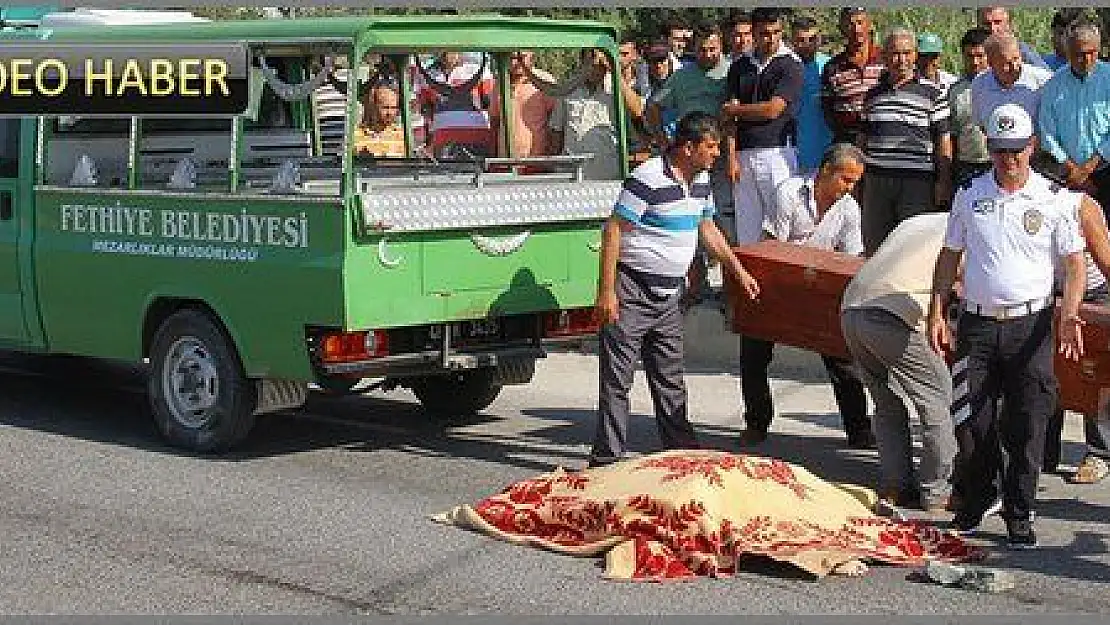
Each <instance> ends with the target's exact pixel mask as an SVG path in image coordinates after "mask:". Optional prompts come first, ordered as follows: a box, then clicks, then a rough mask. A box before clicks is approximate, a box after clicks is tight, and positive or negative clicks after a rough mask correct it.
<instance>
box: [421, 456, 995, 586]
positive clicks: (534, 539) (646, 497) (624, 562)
mask: <svg viewBox="0 0 1110 625" xmlns="http://www.w3.org/2000/svg"><path fill="white" fill-rule="evenodd" d="M876 499H877V498H876V497H875V495H874V493H873V492H872V491H870V490H868V489H864V488H860V487H852V486H846V485H837V484H833V483H830V482H825V481H824V480H822V479H820V478H818V477H817V476H815V475H813V474H812V473H810V472H809V471H808V470H806V469H805V468H804V467H801V466H798V465H794V464H790V463H787V462H783V461H782V460H777V459H774V458H765V457H760V456H749V455H741V454H732V453H727V452H718V451H700V450H699V451H666V452H660V453H656V454H652V455H647V456H643V457H640V458H636V459H631V460H626V461H623V462H620V463H616V464H613V465H610V466H607V467H602V468H594V469H585V470H582V471H576V472H568V471H564V470H562V469H557V470H555V471H554V472H551V473H546V474H543V475H539V476H537V477H534V478H531V479H526V480H522V481H519V482H516V483H514V484H511V485H509V486H508V487H506V488H505V489H504V490H502V491H501V492H500V493H498V494H496V495H493V496H491V497H488V498H486V499H483V500H482V501H479V502H478V503H476V504H474V505H472V506H471V505H461V506H457V507H455V508H453V509H452V510H450V511H448V512H445V513H443V514H439V515H436V516H434V517H433V518H434V519H435V520H437V521H439V522H441V523H447V524H451V525H456V526H459V527H464V528H469V529H473V530H477V531H480V532H483V533H485V534H488V535H490V536H493V537H496V538H499V539H502V540H506V541H509V542H512V543H515V544H522V545H530V546H534V547H541V548H545V549H550V550H552V551H556V552H559V553H564V554H570V555H576V556H599V555H602V554H605V557H606V570H605V576H606V577H608V578H610V579H620V580H636V581H661V580H674V579H688V578H693V577H697V576H710V577H723V576H728V575H729V574H731V573H733V572H735V571H736V569H737V565H738V563H739V560H740V559H741V558H742V557H744V556H766V557H769V558H772V559H774V560H777V561H780V562H785V563H788V564H791V565H793V566H796V567H798V568H800V569H802V570H804V571H806V572H808V573H810V574H812V575H815V576H817V577H818V578H821V577H824V576H826V575H828V574H829V573H830V572H831V571H832V570H833V569H834V568H836V567H837V566H839V565H841V564H843V563H845V562H848V561H850V560H853V559H861V560H864V561H868V560H870V561H877V562H882V563H887V564H893V565H901V566H920V565H923V564H925V563H926V562H927V560H929V559H941V560H946V561H965V560H971V559H977V558H979V557H981V556H982V555H983V554H982V552H981V551H980V550H978V549H977V548H974V547H971V546H969V545H968V544H967V543H965V542H964V541H963V540H962V539H961V538H960V537H959V536H957V535H955V534H951V533H948V532H944V531H942V530H940V529H938V528H936V527H934V526H933V525H930V524H928V523H925V522H920V521H903V520H896V519H892V518H886V517H882V516H878V515H876V514H875V513H874V512H872V507H873V506H874V503H875V501H876Z"/></svg>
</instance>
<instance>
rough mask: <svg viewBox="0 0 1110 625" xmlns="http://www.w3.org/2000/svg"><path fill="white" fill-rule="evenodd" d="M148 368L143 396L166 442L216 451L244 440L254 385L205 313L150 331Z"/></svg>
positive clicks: (180, 315) (190, 313) (175, 317)
mask: <svg viewBox="0 0 1110 625" xmlns="http://www.w3.org/2000/svg"><path fill="white" fill-rule="evenodd" d="M150 364H151V371H150V378H149V379H148V381H147V395H148V397H149V399H150V404H151V408H152V410H153V413H154V420H155V423H157V425H158V429H159V430H161V432H162V435H163V436H164V437H165V438H166V440H167V441H169V442H170V444H172V445H175V446H177V447H183V448H185V449H188V450H190V451H197V452H217V451H224V450H226V449H228V448H230V447H232V446H233V445H235V444H236V443H238V442H239V441H241V440H243V439H244V438H246V436H247V434H248V433H249V432H250V430H251V427H253V426H254V410H255V406H256V405H257V398H256V396H255V385H254V383H253V382H252V381H251V380H250V379H248V378H247V377H246V375H245V374H244V373H243V364H242V362H241V361H240V360H239V354H238V352H236V350H235V346H234V345H233V344H232V342H231V340H230V338H229V337H228V336H227V335H226V333H224V331H223V330H222V329H221V328H220V326H219V325H217V323H216V322H215V321H214V320H213V319H212V318H211V317H210V316H209V315H207V314H205V313H203V312H201V311H197V310H181V311H178V312H176V313H174V314H172V315H170V316H169V317H168V318H167V319H166V320H165V321H163V322H162V325H161V326H159V328H158V331H157V332H155V333H154V338H153V340H152V341H151V346H150ZM175 386H176V388H177V390H176V391H175V390H174V388H175Z"/></svg>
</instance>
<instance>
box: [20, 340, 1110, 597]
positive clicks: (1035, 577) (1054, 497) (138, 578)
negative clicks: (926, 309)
mask: <svg viewBox="0 0 1110 625" xmlns="http://www.w3.org/2000/svg"><path fill="white" fill-rule="evenodd" d="M774 372H775V377H776V379H775V381H774V385H775V392H776V398H777V401H778V409H779V416H778V417H777V418H776V421H775V424H774V426H773V431H774V434H773V436H772V438H771V440H770V441H769V442H768V443H767V444H766V446H765V448H764V451H765V452H766V453H768V454H773V455H778V456H780V457H783V458H785V459H787V460H790V461H794V462H801V463H804V464H806V465H807V466H808V467H810V468H811V469H813V470H815V471H816V472H817V473H819V474H822V475H824V476H826V477H827V478H829V479H835V480H847V481H855V482H862V483H871V481H872V480H873V476H874V474H875V471H876V462H877V460H876V457H875V454H874V452H858V451H851V450H848V449H846V448H845V447H844V446H843V435H842V432H841V431H840V429H839V418H838V417H837V416H836V415H835V414H833V406H834V404H833V401H832V397H831V394H830V392H829V390H828V387H827V386H826V385H825V384H824V377H823V376H824V373H823V370H822V369H821V366H820V362H819V361H818V360H817V359H816V358H815V357H812V356H809V355H805V354H799V353H797V352H791V351H789V350H782V351H781V352H780V353H779V357H778V362H777V363H776V365H775V369H774ZM689 382H690V391H691V399H692V406H693V413H694V419H695V421H696V422H697V424H698V428H699V432H700V434H701V435H702V437H703V439H704V440H705V442H707V443H709V444H711V445H714V446H717V447H719V448H723V449H735V439H736V435H737V433H738V432H739V430H740V428H741V423H740V418H739V414H738V409H737V402H738V388H737V385H736V379H735V378H734V377H733V376H732V375H730V374H729V373H728V372H727V371H725V372H722V371H721V370H720V369H719V368H717V367H705V368H702V369H699V367H698V366H694V367H692V371H691V373H690V376H689ZM141 384H142V380H141V373H140V372H137V371H134V370H131V369H127V368H121V367H118V366H112V365H108V364H104V363H98V362H89V361H83V360H76V359H37V358H36V359H27V358H22V357H13V356H3V357H0V386H2V388H3V393H2V395H0V475H2V476H3V480H2V481H0V536H2V537H3V539H2V540H3V542H2V544H3V549H2V550H0V612H3V613H50V614H70V613H80V614H89V613H93V614H97V613H113V614H127V613H140V614H170V613H187V614H196V613H204V614H252V613H285V614H290V613H292V614H436V613H447V614H484V613H508V614H620V613H634V614H731V613H773V614H779V613H808V614H815V613H835V614H845V613H886V614H907V613H910V614H914V613H973V614H984V613H986V614H992V613H1024V612H1059V611H1070V612H1077V611H1078V612H1107V611H1110V593H1108V592H1107V590H1108V585H1107V583H1106V582H1107V580H1110V555H1108V553H1107V535H1108V522H1110V514H1108V512H1110V495H1108V493H1107V485H1105V484H1103V485H1098V486H1093V487H1092V486H1071V485H1068V484H1066V483H1064V482H1063V480H1062V478H1061V477H1059V476H1047V477H1045V478H1044V479H1043V483H1044V485H1045V491H1044V492H1042V504H1041V519H1040V521H1039V526H1038V530H1039V532H1040V534H1041V540H1042V543H1043V544H1044V545H1045V546H1044V548H1042V549H1041V550H1039V551H1035V552H1027V553H1009V552H1007V551H1006V550H1005V549H1004V548H1002V547H1001V540H1002V538H1003V533H1002V525H1001V522H1000V521H999V520H998V519H992V520H991V521H989V522H988V524H987V529H988V532H987V534H986V537H985V542H984V544H986V545H987V546H991V547H997V549H994V550H993V551H994V553H995V555H993V556H992V559H991V564H992V565H994V566H998V567H1002V568H1006V569H1009V570H1012V571H1013V572H1014V573H1015V575H1016V576H1017V580H1018V588H1017V589H1016V590H1014V591H1012V592H1008V593H1004V594H998V595H989V594H978V593H974V592H969V591H964V590H956V589H948V588H943V587H939V586H934V585H929V584H925V583H920V582H914V581H910V580H908V579H907V577H908V576H909V574H910V571H909V570H907V569H902V568H895V567H878V568H875V569H873V571H872V573H871V574H870V575H869V576H868V577H866V578H863V579H860V580H852V579H841V578H829V579H826V580H823V581H820V582H814V581H811V580H809V579H807V578H804V577H799V576H798V575H795V574H792V573H791V572H790V571H787V570H776V569H772V568H767V569H763V570H755V571H745V572H742V573H740V574H739V575H737V576H736V577H735V578H732V579H727V580H698V581H695V582H690V583H681V584H663V585H660V584H629V583H617V582H607V581H604V580H602V579H601V572H602V571H601V568H600V561H599V560H593V559H580V558H573V557H569V556H562V555H557V554H554V553H549V552H544V551H540V550H534V549H529V548H525V547H517V546H512V545H509V544H505V543H501V542H498V541H495V540H491V539H489V538H486V537H484V536H480V535H477V534H473V533H470V532H467V531H464V530H460V529H456V528H452V527H446V526H442V525H438V524H435V523H433V522H431V521H430V520H428V516H429V515H430V514H432V513H436V512H440V511H443V510H446V509H448V508H450V507H451V506H453V505H455V504H458V503H463V502H473V501H476V500H478V499H480V498H481V497H483V496H485V495H488V494H490V493H492V492H496V491H498V490H500V489H501V488H502V487H503V486H505V485H506V484H507V483H509V482H510V481H512V480H514V479H518V478H522V477H526V476H530V475H533V474H535V473H537V472H541V471H547V470H550V469H551V468H553V467H554V466H556V465H562V466H566V467H578V466H581V465H582V464H583V462H584V459H585V455H586V452H587V446H586V444H585V443H586V441H588V440H589V438H590V436H591V434H592V427H593V416H594V415H593V409H594V407H595V405H596V361H595V359H594V358H593V357H592V356H589V355H585V354H577V353H565V354H555V355H553V356H552V357H550V358H549V359H547V360H546V361H543V362H541V364H540V366H539V368H538V372H537V376H536V380H535V382H534V383H533V384H531V385H529V386H523V387H511V388H509V389H506V391H505V392H504V393H503V394H502V396H501V397H500V398H499V399H498V400H497V401H496V402H495V403H494V404H493V406H491V407H490V409H489V410H488V411H486V413H485V414H484V415H482V416H480V417H478V418H475V419H473V420H472V421H470V422H468V423H465V424H455V425H451V424H445V423H442V422H435V421H432V420H430V419H429V418H428V417H426V416H424V415H423V413H422V412H421V411H420V409H419V407H418V406H417V404H415V402H414V400H413V398H412V397H411V396H410V395H408V394H407V393H405V392H400V391H398V392H395V393H392V394H389V395H374V394H369V395H365V396H356V397H349V398H333V397H325V396H322V395H313V396H312V397H311V398H310V401H309V405H308V406H307V407H306V408H305V409H304V410H301V411H297V412H289V413H282V414H279V415H272V416H269V417H265V418H263V420H261V421H260V423H259V426H258V428H257V429H256V430H255V432H254V434H253V435H252V437H251V438H250V440H249V441H248V442H247V444H246V445H245V446H244V447H243V448H242V449H241V450H240V451H238V452H237V453H235V454H233V455H230V456H224V457H219V458H205V457H197V456H192V455H188V454H182V453H180V452H177V451H174V450H171V449H169V448H166V447H165V446H163V445H162V444H161V443H160V442H159V440H158V438H157V435H156V433H155V430H154V427H153V425H152V424H151V422H150V420H149V417H148V416H147V413H146V404H145V399H144V397H143V396H142V394H141ZM633 407H634V409H635V410H636V411H637V413H638V414H639V415H641V416H640V417H637V418H636V419H635V422H634V426H633V429H634V441H635V444H636V445H637V447H638V448H639V449H641V450H649V449H651V448H652V446H653V445H654V444H655V439H656V437H655V431H654V424H653V423H652V419H651V418H650V416H649V415H650V402H649V400H648V398H647V393H646V389H645V387H644V385H643V382H642V379H641V378H639V377H638V378H637V388H636V395H635V398H634V403H633ZM1078 427H1079V423H1078V421H1077V420H1075V419H1072V420H1071V421H1069V423H1068V431H1067V435H1068V438H1069V439H1070V441H1071V442H1070V443H1069V445H1068V448H1067V451H1066V455H1065V458H1066V460H1068V461H1071V462H1076V461H1078V458H1079V455H1080V453H1081V447H1080V446H1079V445H1078V444H1076V443H1075V441H1076V440H1078V438H1079V429H1078Z"/></svg>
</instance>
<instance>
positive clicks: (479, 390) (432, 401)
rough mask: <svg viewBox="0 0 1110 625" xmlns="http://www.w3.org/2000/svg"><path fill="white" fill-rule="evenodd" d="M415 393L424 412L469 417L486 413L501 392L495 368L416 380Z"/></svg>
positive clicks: (413, 390) (448, 416) (414, 384)
mask: <svg viewBox="0 0 1110 625" xmlns="http://www.w3.org/2000/svg"><path fill="white" fill-rule="evenodd" d="M412 392H413V394H414V395H416V398H417V399H419V400H420V403H421V404H422V405H423V406H424V410H425V411H427V412H428V413H429V414H431V415H433V416H436V417H441V418H456V417H461V418H466V417H472V416H474V415H475V414H477V413H479V412H481V411H482V410H485V409H486V408H487V407H489V405H490V404H492V403H493V400H495V399H497V395H498V394H500V393H501V385H500V384H497V383H496V382H494V376H493V370H492V369H476V370H473V371H464V372H459V373H450V374H447V375H437V376H428V377H424V378H420V379H418V380H415V381H413V383H412Z"/></svg>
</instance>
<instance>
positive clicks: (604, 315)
mask: <svg viewBox="0 0 1110 625" xmlns="http://www.w3.org/2000/svg"><path fill="white" fill-rule="evenodd" d="M720 139H721V132H720V128H719V126H718V125H717V121H716V119H715V118H714V117H713V116H712V115H709V114H707V113H701V112H694V113H690V114H689V115H687V116H685V117H683V118H682V119H681V120H679V122H678V128H677V130H676V132H675V139H674V143H673V145H672V147H671V149H670V150H669V151H668V152H667V153H666V154H665V155H663V156H655V157H652V158H651V159H648V160H647V161H646V162H644V164H642V165H640V166H639V167H637V168H636V169H635V170H634V171H633V172H632V174H631V175H630V176H629V177H628V179H627V180H625V183H624V188H623V189H622V190H621V193H620V196H619V197H618V198H617V204H616V206H615V207H614V208H613V214H612V216H611V217H609V220H608V221H607V222H606V223H605V228H604V230H603V232H602V246H601V275H600V280H599V283H598V289H597V304H596V307H597V314H598V317H599V319H600V321H601V325H602V328H601V334H600V349H599V357H598V369H599V383H600V384H599V394H600V398H599V401H598V420H597V433H596V435H595V437H594V443H593V450H592V451H591V453H590V466H591V467H594V466H602V465H606V464H610V463H613V462H616V461H619V460H621V459H623V458H624V457H626V456H627V454H628V417H629V408H628V391H629V389H630V388H631V386H632V379H633V374H634V372H635V368H636V359H637V357H642V358H643V362H644V372H645V374H646V375H647V381H648V388H649V389H650V390H651V397H652V400H653V402H654V404H655V419H656V422H657V425H658V428H659V437H660V438H661V439H662V442H663V444H664V445H665V446H666V447H667V448H670V449H681V448H689V447H694V446H696V441H695V437H694V428H693V426H692V425H691V424H690V420H689V417H688V415H687V400H686V381H685V380H684V379H683V373H684V372H683V362H682V361H683V356H682V331H683V321H682V311H681V309H680V307H679V301H680V299H681V296H682V292H683V290H684V287H685V276H686V271H687V269H688V268H689V267H690V261H692V260H693V258H694V249H695V248H696V246H697V243H698V238H699V236H700V237H701V241H702V243H703V245H704V246H705V249H706V250H707V251H708V252H709V253H710V254H711V255H712V256H713V257H714V258H716V259H717V260H718V261H720V263H721V266H722V267H723V268H724V270H725V271H728V272H729V273H731V274H732V275H733V276H734V277H735V279H736V280H737V282H738V283H740V284H741V285H742V286H743V288H744V290H745V292H746V293H747V294H748V296H749V297H753V298H754V297H755V296H756V295H758V294H759V285H758V284H757V283H756V281H755V279H753V278H752V276H751V275H750V274H749V273H748V272H747V271H746V270H745V269H744V267H743V265H741V264H740V261H739V260H738V259H737V258H736V256H735V255H734V254H733V253H732V250H731V249H730V248H729V245H728V242H727V241H726V240H725V238H724V236H723V235H722V234H721V231H720V230H718V229H717V226H716V224H715V223H714V221H713V216H714V214H715V213H716V208H715V206H714V204H713V194H712V191H711V189H710V184H709V168H710V167H712V166H713V162H714V160H716V158H717V157H718V156H719V155H720Z"/></svg>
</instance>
